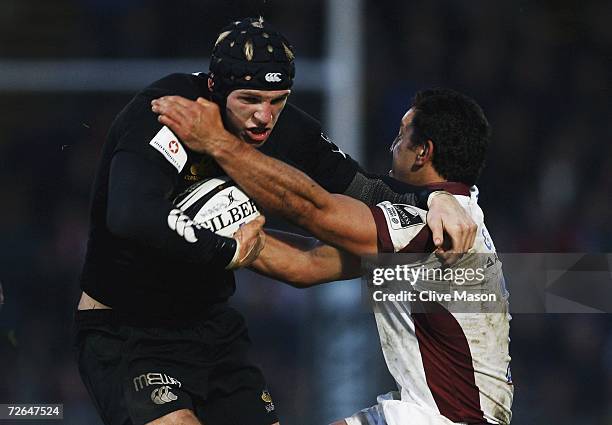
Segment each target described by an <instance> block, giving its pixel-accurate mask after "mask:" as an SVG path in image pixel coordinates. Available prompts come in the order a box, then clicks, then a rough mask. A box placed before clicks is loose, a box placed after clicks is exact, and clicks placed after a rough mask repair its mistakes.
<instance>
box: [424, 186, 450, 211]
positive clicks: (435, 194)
mask: <svg viewBox="0 0 612 425" xmlns="http://www.w3.org/2000/svg"><path fill="white" fill-rule="evenodd" d="M439 195H449V196H453V195H451V194H450V193H448V192H447V191H445V190H436V191H435V192H431V193H430V194H429V196H428V197H427V209H429V208H431V202H432V201H433V199H434V198H435V197H436V196H439Z"/></svg>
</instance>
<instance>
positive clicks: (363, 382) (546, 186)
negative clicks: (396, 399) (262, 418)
mask: <svg viewBox="0 0 612 425" xmlns="http://www.w3.org/2000/svg"><path fill="white" fill-rule="evenodd" d="M347 1H351V0H347ZM363 7H364V9H365V10H364V13H363V16H364V18H363V21H362V24H361V31H362V39H363V45H362V47H361V48H362V54H363V62H362V66H363V69H364V81H363V85H364V87H363V90H364V93H365V97H364V105H363V106H364V117H363V120H362V122H355V123H354V125H355V126H358V127H359V129H360V131H362V132H363V134H364V136H365V137H364V139H365V141H366V143H365V146H364V149H363V152H362V155H361V157H362V158H364V160H363V161H362V165H363V166H364V167H365V168H366V169H368V170H370V171H374V172H380V173H386V171H387V170H388V166H389V163H390V155H389V153H388V146H389V144H390V142H391V140H392V139H393V138H394V136H395V134H396V132H397V128H398V125H399V121H400V119H401V117H402V115H403V113H404V112H405V110H406V109H407V106H408V105H409V104H410V99H411V97H412V96H413V95H414V93H415V92H416V91H417V90H419V89H422V88H426V87H431V86H447V87H452V88H455V89H458V90H460V91H463V92H465V93H467V94H469V95H471V96H473V97H474V98H475V99H477V101H478V102H479V103H480V104H481V105H482V106H483V108H484V110H485V112H486V114H487V115H488V117H489V120H490V122H491V124H492V126H493V130H494V135H493V141H492V145H491V147H490V151H489V156H488V165H487V167H486V169H485V171H484V174H483V176H482V178H481V181H480V183H479V188H480V192H481V197H480V203H481V205H482V207H483V209H484V211H485V213H486V215H487V219H486V220H487V224H488V227H489V230H490V231H491V234H492V235H493V237H494V239H495V242H496V246H497V249H498V251H501V252H611V251H612V220H610V211H611V210H610V199H611V196H610V187H612V167H611V166H610V165H611V162H612V161H611V160H612V143H610V142H611V141H612V140H610V139H611V137H610V136H611V135H612V128H611V127H612V120H611V118H612V114H611V112H612V109H611V107H610V94H611V93H610V87H611V75H612V62H611V61H610V58H611V57H612V25H610V17H611V16H612V2H609V1H605V0H583V1H576V0H555V1H552V0H541V1H527V0H503V1H487V0H472V1H469V2H466V1H459V0H415V1H400V0H376V1H370V0H365V1H363ZM259 13H262V14H264V16H265V17H266V19H267V20H268V21H270V22H271V23H273V24H274V25H275V26H276V27H277V28H278V29H280V30H281V31H282V32H283V33H285V34H286V35H287V37H288V38H289V39H290V40H291V41H292V43H293V45H294V46H295V48H296V52H297V56H298V59H299V60H306V59H307V60H310V61H320V60H324V59H325V58H326V55H327V51H326V37H327V32H328V31H327V27H326V24H327V21H326V20H327V19H328V16H327V14H326V1H324V0H291V1H281V0H268V1H264V0H261V1H237V0H233V1H221V0H216V1H213V0H198V1H195V0H179V1H175V2H167V1H161V0H147V1H144V0H121V1H119V0H104V1H102V0H57V1H53V2H49V1H46V0H2V2H0V68H1V67H2V66H3V65H2V64H3V63H5V61H10V60H23V61H27V60H35V61H37V62H34V63H40V61H46V60H48V61H60V62H61V61H66V60H73V59H95V60H101V59H103V60H107V59H108V60H113V59H133V58H139V59H155V58H162V59H182V58H189V59H192V60H193V59H195V60H199V59H202V63H201V68H200V69H176V71H182V72H192V71H206V70H207V68H208V63H207V61H206V59H205V58H207V57H208V55H209V52H210V49H211V47H212V44H213V42H214V40H215V35H216V34H217V32H218V30H219V29H220V28H221V27H222V26H224V25H225V24H226V23H228V22H229V21H231V20H234V19H235V18H239V17H242V16H248V15H253V14H259ZM299 63H300V62H299V61H298V70H297V80H298V82H299V80H300V78H302V77H303V76H302V75H301V74H300V68H299ZM29 71H32V70H31V69H29ZM41 72H42V71H41ZM2 75H3V74H2V70H1V69H0V83H1V82H2V81H1V79H2ZM162 76H163V75H159V77H162ZM42 77H44V76H42V75H41V78H42ZM32 78H34V79H35V78H37V77H36V73H35V72H34V73H33V74H32ZM150 82H151V81H149V80H143V81H142V82H141V84H140V86H141V87H144V86H146V85H148V84H149V83H150ZM136 90H137V88H135V89H134V90H131V91H130V90H122V91H108V90H104V91H103V90H100V91H91V90H71V91H53V90H45V91H38V90H32V89H28V88H27V87H7V85H6V84H3V85H2V89H1V91H0V110H1V111H2V113H1V114H0V194H1V196H2V203H1V204H2V208H1V209H0V218H1V219H0V238H1V241H2V243H1V244H0V281H1V282H2V284H3V286H4V292H5V298H6V301H5V305H4V307H3V309H2V310H1V311H0V403H8V402H21V403H25V402H39V403H40V402H46V403H52V402H57V403H64V405H65V420H64V422H63V423H66V424H92V425H97V424H100V422H99V420H98V419H97V417H96V415H95V411H94V407H93V405H92V404H91V403H90V401H89V399H88V396H87V394H86V392H85V389H84V387H83V385H82V384H81V381H80V378H79V376H78V372H77V370H76V366H75V364H74V361H73V353H72V351H71V347H70V337H71V319H72V315H73V310H74V307H75V303H76V300H77V297H78V295H79V291H78V282H77V279H78V273H79V271H80V267H81V262H82V258H83V253H84V247H85V242H86V236H87V225H88V223H87V217H88V215H87V207H88V195H89V189H90V185H91V183H92V177H93V173H94V170H95V167H96V163H97V157H98V154H99V152H100V148H101V146H102V144H103V142H104V137H105V133H106V131H107V130H108V127H109V125H110V123H111V121H112V119H113V117H114V115H115V114H116V113H117V112H118V111H119V110H120V109H121V108H122V107H123V105H124V104H125V103H127V102H128V101H129V99H130V98H131V96H133V94H134V93H135V91H136ZM324 95H325V94H324V93H322V92H321V91H316V90H312V89H308V88H305V89H299V85H298V86H296V89H295V90H294V94H292V99H291V100H292V101H293V102H294V103H295V104H297V105H298V106H301V107H303V108H304V109H306V110H307V111H309V112H310V113H311V114H312V115H314V116H316V117H320V118H323V99H324ZM335 142H336V143H337V144H339V145H340V146H342V145H343V140H335ZM349 153H350V152H349ZM353 284H358V283H355V282H350V283H348V282H347V283H339V284H334V285H335V286H337V287H341V286H342V285H353ZM334 285H332V288H333V287H334ZM338 294H342V291H339V292H338ZM329 297H330V292H329V290H325V289H314V290H308V291H298V290H295V289H292V288H288V287H285V286H284V285H281V284H278V283H275V282H270V281H268V280H266V279H262V278H259V277H257V276H255V275H254V274H252V273H250V272H241V273H240V274H239V283H238V290H237V294H236V296H235V297H234V301H233V302H234V304H235V305H236V307H237V308H238V309H240V310H241V311H242V312H244V313H245V315H246V316H247V318H248V323H249V327H250V329H251V336H252V339H253V341H254V346H255V356H256V357H257V359H258V361H259V362H260V364H261V365H262V367H263V368H264V371H265V373H266V375H267V377H268V380H269V383H270V389H271V392H272V394H273V396H274V398H275V402H276V405H277V407H278V410H279V412H280V415H281V423H284V424H298V425H311V424H322V423H327V422H329V421H331V420H332V419H337V418H338V417H340V416H344V415H349V414H351V413H353V411H355V410H357V409H359V408H362V407H366V406H369V405H371V404H374V402H375V396H376V394H379V393H384V392H386V391H388V390H391V389H392V385H393V383H392V381H391V379H390V378H389V377H388V375H387V372H386V369H385V366H384V363H383V359H382V354H381V353H380V348H379V344H378V341H377V337H376V332H375V327H374V324H373V318H372V317H371V315H368V314H367V313H366V312H365V311H364V310H363V309H361V308H360V307H355V306H354V305H353V304H358V303H353V304H351V303H350V302H348V301H346V300H345V302H344V303H340V305H333V303H330V300H329ZM337 332H341V333H342V335H341V337H339V334H338V333H337ZM511 339H512V342H511V354H512V357H513V361H512V372H513V378H514V383H515V386H516V387H515V403H514V406H513V410H514V420H513V423H515V424H518V425H524V424H534V425H535V424H537V425H545V424H555V425H566V424H567V425H577V424H580V425H604V424H608V425H610V424H612V319H611V318H610V316H609V315H605V314H601V315H596V314H593V315H586V314H580V315H579V314H573V315H529V314H517V315H514V317H513V320H512V329H511ZM359 347H361V348H359ZM363 347H365V349H363ZM354 350H359V352H353V351H354ZM347 355H348V356H350V357H355V356H357V355H358V356H360V358H361V362H362V363H361V364H362V367H353V368H352V369H351V368H348V367H347V366H346V364H345V363H344V361H343V359H345V358H346V357H347ZM364 365H365V367H363V366H364ZM20 423H24V422H20Z"/></svg>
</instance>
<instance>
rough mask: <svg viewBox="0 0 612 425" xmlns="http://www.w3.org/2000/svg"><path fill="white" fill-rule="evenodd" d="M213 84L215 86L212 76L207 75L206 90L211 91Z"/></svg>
mask: <svg viewBox="0 0 612 425" xmlns="http://www.w3.org/2000/svg"><path fill="white" fill-rule="evenodd" d="M214 86H215V82H214V81H213V79H212V78H210V77H208V91H209V92H212V91H213V87H214Z"/></svg>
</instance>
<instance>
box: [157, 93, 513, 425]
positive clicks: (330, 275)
mask: <svg viewBox="0 0 612 425" xmlns="http://www.w3.org/2000/svg"><path fill="white" fill-rule="evenodd" d="M155 110H156V112H158V113H160V114H161V115H160V121H161V122H162V123H163V124H165V125H168V126H169V127H171V128H172V130H173V131H174V132H175V133H176V134H178V135H179V136H180V137H181V139H183V140H185V141H189V143H192V144H194V145H198V148H200V149H202V150H205V151H206V152H207V153H208V154H210V155H211V156H213V157H214V158H215V159H216V160H217V162H218V163H219V165H220V166H221V167H222V168H223V169H224V170H225V171H226V173H227V174H228V175H230V176H231V177H232V178H233V179H234V180H235V181H236V182H237V183H238V184H239V185H240V186H241V187H242V188H243V189H244V190H245V191H246V192H247V193H248V194H249V195H250V196H251V197H253V198H254V199H255V200H256V201H257V202H258V204H259V205H260V206H261V207H263V208H264V209H267V210H269V211H272V212H275V213H279V214H281V215H283V216H284V217H286V218H287V219H289V220H290V221H292V222H294V223H296V224H298V225H299V226H301V227H303V228H305V229H307V230H308V231H310V232H311V233H312V234H313V235H315V236H316V237H317V238H319V240H321V241H323V242H324V243H323V242H319V241H316V240H314V239H311V238H304V237H300V236H296V235H290V234H286V233H281V232H274V231H269V232H268V233H267V238H266V243H265V247H264V249H263V250H262V252H261V253H260V256H259V258H258V259H257V260H256V262H255V263H253V267H254V268H255V269H256V270H257V271H259V272H261V273H263V274H266V275H269V276H272V277H274V278H277V279H279V280H283V281H286V282H288V283H290V284H293V285H294V286H299V287H308V286H312V285H315V284H318V283H323V282H329V281H333V280H341V279H348V278H352V277H356V276H358V275H359V274H360V273H361V271H360V267H359V263H360V262H359V256H362V255H368V254H377V253H396V252H402V253H404V252H406V253H410V252H412V253H428V254H429V255H425V256H422V257H421V258H422V259H421V260H420V261H419V262H417V263H415V264H413V266H414V267H420V266H424V267H426V268H429V269H433V268H435V267H440V266H441V263H440V261H439V260H438V257H437V256H436V255H435V254H436V251H438V252H439V251H441V249H440V248H436V244H435V243H434V242H435V241H434V240H433V235H432V233H431V231H430V230H429V228H428V227H427V225H426V221H427V220H426V214H427V212H426V211H425V210H421V209H419V208H416V207H412V206H408V205H403V204H394V203H392V202H389V201H383V202H381V203H379V204H378V205H376V206H374V207H368V206H367V205H366V204H364V203H362V202H360V201H358V200H355V199H351V198H348V197H346V196H343V195H334V194H330V193H328V192H326V191H325V190H324V189H323V188H321V187H320V186H319V185H317V184H316V183H315V182H314V181H313V180H311V179H310V178H308V177H307V176H306V175H305V174H303V173H301V172H300V171H298V170H297V169H295V168H292V167H290V166H288V165H287V164H284V163H283V162H281V161H278V160H275V159H273V158H271V157H268V156H266V155H264V154H262V153H261V152H258V151H257V150H256V149H254V148H253V147H251V146H248V145H247V144H245V143H243V142H241V141H240V140H239V139H237V138H236V137H234V136H232V135H231V134H229V133H227V132H226V131H225V130H224V129H223V126H222V125H221V121H220V118H219V113H218V110H217V107H216V105H214V104H211V103H208V102H206V101H203V100H199V101H198V102H190V103H189V104H187V103H185V102H183V101H181V104H180V107H177V106H176V105H175V99H171V98H170V99H168V98H166V99H162V100H161V101H160V102H159V103H158V104H157V105H156V108H155ZM194 117H197V119H194ZM489 138H490V128H489V124H488V122H487V120H486V118H485V116H484V113H483V112H482V110H481V108H480V107H479V106H478V104H477V103H476V102H475V101H474V100H472V99H471V98H469V97H467V96H465V95H462V94H460V93H457V92H454V91H452V90H447V89H434V90H427V91H423V92H420V93H418V94H417V95H416V97H415V99H414V102H413V104H412V106H411V108H410V109H409V110H408V111H407V112H406V114H405V115H404V117H403V118H402V122H401V125H400V131H399V134H398V136H397V138H396V139H395V140H394V141H393V144H392V146H391V152H392V154H393V163H392V169H391V171H390V176H391V177H393V178H394V179H396V180H397V181H398V185H401V184H402V183H407V184H410V185H417V186H424V187H427V188H430V189H431V188H436V189H443V190H445V191H446V192H449V193H451V194H453V195H454V196H455V197H456V199H457V200H458V201H459V202H460V203H461V204H462V205H463V207H464V208H465V209H466V210H467V212H468V214H469V215H470V216H471V217H472V219H473V220H474V221H475V222H476V223H477V225H478V231H477V236H476V240H475V243H474V247H473V249H472V250H471V251H470V253H469V254H467V255H465V256H463V257H462V258H461V259H460V260H459V261H457V262H456V263H455V264H453V265H452V266H451V269H453V270H458V269H459V268H461V267H470V268H472V269H480V270H481V273H483V276H484V279H483V282H482V288H480V289H483V290H487V291H490V292H492V293H493V294H494V295H495V296H496V297H497V298H498V300H499V303H497V307H499V309H497V310H494V311H492V312H484V313H483V312H475V313H468V312H457V311H452V310H450V309H447V308H445V307H444V306H443V305H441V304H434V305H435V306H436V307H435V308H434V310H435V311H434V312H432V310H431V303H430V307H427V308H426V309H425V310H419V311H415V309H414V308H415V306H416V305H417V303H413V302H386V303H377V304H375V311H376V312H377V313H378V314H376V320H377V325H378V330H379V334H380V338H381V342H383V344H382V346H383V353H384V355H385V359H386V362H387V366H388V368H389V371H390V372H391V374H392V375H393V377H394V379H395V381H396V383H397V386H398V390H399V391H397V392H395V393H389V394H387V395H384V396H380V397H379V398H378V404H376V405H375V406H373V407H371V408H368V409H364V410H363V411H361V412H358V413H356V414H355V415H353V416H351V417H348V418H346V419H344V420H341V421H339V422H337V423H336V424H335V425H345V424H346V425H360V424H363V425H379V424H390V425H410V424H416V425H429V424H431V425H443V424H447V425H448V424H452V423H462V424H508V423H509V422H510V419H511V404H512V397H513V386H512V382H511V379H510V373H509V370H510V369H509V363H510V356H509V350H508V345H509V338H508V335H509V320H510V316H509V314H508V310H507V296H508V294H507V292H506V291H505V287H504V282H503V275H502V271H501V263H500V262H499V260H498V259H497V256H496V255H494V254H495V246H494V245H493V242H492V240H491V238H490V236H489V234H488V231H487V228H486V226H485V224H484V215H483V212H482V210H481V209H480V207H479V206H478V204H477V200H478V191H477V189H476V187H475V186H474V184H475V183H476V180H477V179H478V177H479V175H480V172H481V170H482V167H483V164H484V158H485V153H486V149H487V145H488V142H489ZM253 225H254V224H253ZM247 226H251V224H249V225H247ZM481 253H482V254H489V255H481ZM432 284H433V285H434V286H435V284H436V282H431V281H425V280H422V281H419V282H416V285H415V287H416V289H420V288H425V287H430V286H431V285H432ZM446 307H448V305H447V306H446Z"/></svg>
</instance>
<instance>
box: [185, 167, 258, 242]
mask: <svg viewBox="0 0 612 425" xmlns="http://www.w3.org/2000/svg"><path fill="white" fill-rule="evenodd" d="M174 205H175V206H176V207H177V208H178V209H180V210H181V211H182V212H183V214H185V215H186V216H188V217H189V218H190V219H191V220H192V221H193V223H194V225H195V226H196V227H197V228H200V229H208V230H210V231H212V232H215V233H216V234H218V235H221V236H227V237H231V236H232V235H233V234H234V233H235V232H236V231H237V230H238V229H239V228H240V226H241V225H242V224H245V223H248V222H250V221H251V220H253V219H255V218H257V217H259V215H260V213H259V210H258V208H257V205H256V204H255V202H253V201H252V200H251V199H250V198H249V197H248V195H247V194H246V193H244V192H243V191H242V189H240V187H238V186H237V185H236V183H234V182H233V181H232V180H231V179H230V178H229V177H227V176H222V177H216V178H212V179H208V180H202V181H200V182H198V183H196V184H194V185H192V186H190V187H189V188H188V189H187V190H186V191H185V192H184V193H182V194H180V195H179V196H178V197H177V198H176V199H175V201H174Z"/></svg>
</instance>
